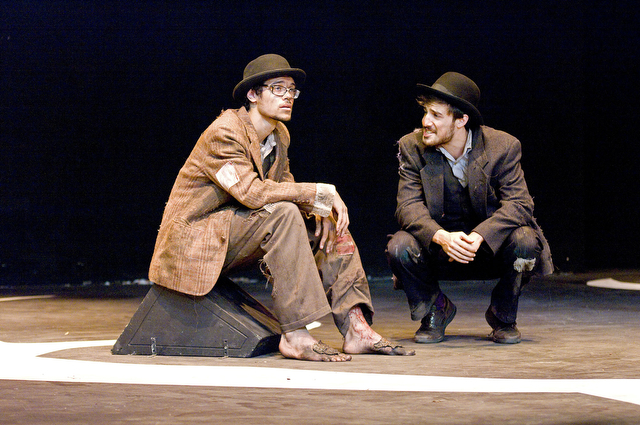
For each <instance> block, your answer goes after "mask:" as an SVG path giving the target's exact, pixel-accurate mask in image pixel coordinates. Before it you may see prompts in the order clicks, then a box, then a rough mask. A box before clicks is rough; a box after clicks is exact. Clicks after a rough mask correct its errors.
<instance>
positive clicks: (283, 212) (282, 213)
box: [265, 201, 304, 226]
mask: <svg viewBox="0 0 640 425" xmlns="http://www.w3.org/2000/svg"><path fill="white" fill-rule="evenodd" d="M265 209H266V210H267V211H270V213H271V215H272V216H273V217H278V218H279V219H282V220H283V221H286V222H295V223H299V224H300V225H302V226H304V220H303V219H302V213H301V212H300V209H299V208H298V206H297V205H296V204H294V203H293V202H287V201H280V202H276V203H274V204H270V208H267V207H266V206H265Z"/></svg>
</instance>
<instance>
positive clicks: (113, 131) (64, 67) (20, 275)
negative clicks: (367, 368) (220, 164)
mask: <svg viewBox="0 0 640 425" xmlns="http://www.w3.org/2000/svg"><path fill="white" fill-rule="evenodd" d="M0 5H1V6H0V120H1V121H0V131H1V134H0V140H1V141H0V143H1V147H2V152H1V154H0V264H1V269H0V279H1V281H2V282H1V283H5V284H6V283H13V284H15V283H67V282H71V283H73V282H79V281H83V280H118V279H134V278H139V277H146V269H147V266H148V262H149V259H150V256H151V253H152V250H153V243H154V240H155V235H156V232H157V228H158V225H159V223H160V218H161V214H162V209H163V206H164V203H165V202H166V199H167V197H168V195H169V191H170V189H171V186H172V183H173V180H174V178H175V176H176V174H177V172H178V170H179V169H180V167H181V165H182V163H183V162H184V160H185V158H186V157H187V156H188V154H189V152H190V150H191V148H192V146H193V144H194V143H195V141H196V140H197V138H198V136H199V134H200V133H201V132H202V131H203V130H204V129H205V128H206V127H207V126H208V124H209V123H210V122H211V121H212V120H213V119H214V118H215V117H216V116H217V114H218V113H219V112H220V111H221V110H222V109H224V108H229V107H234V106H235V105H234V104H233V103H232V100H231V91H232V89H233V87H234V86H235V84H236V83H237V82H238V81H239V80H240V78H241V75H242V69H243V68H244V65H245V64H246V63H247V62H248V61H249V60H251V59H253V58H254V57H256V56H258V55H260V54H263V53H279V54H282V55H284V56H285V57H286V58H287V59H288V60H289V62H290V63H291V64H292V65H293V66H295V67H301V68H303V69H304V70H305V71H306V72H307V75H308V79H307V84H306V85H305V86H304V87H303V94H302V96H301V97H300V99H299V100H298V101H297V102H296V108H295V110H294V117H293V120H292V121H291V123H290V124H289V129H290V131H291V133H292V147H291V149H290V154H291V163H292V171H293V173H294V175H295V176H296V178H297V179H298V180H299V181H320V182H327V183H334V184H336V185H337V188H338V190H339V192H340V194H341V195H342V197H343V199H344V200H345V202H346V203H347V205H348V206H349V210H350V215H351V219H352V226H351V229H352V232H353V233H354V235H355V237H356V241H357V242H358V245H359V247H360V250H361V253H362V257H363V261H364V263H365V266H366V268H367V269H368V270H369V271H370V272H371V273H386V272H387V271H386V265H385V260H384V254H383V251H384V246H385V243H386V235H387V234H388V233H391V232H393V231H394V230H395V229H396V225H395V221H394V219H393V212H394V208H395V189H396V184H397V178H396V159H395V153H396V148H395V146H394V143H395V141H396V140H398V139H399V138H400V137H401V136H402V135H403V134H405V133H407V132H409V131H411V130H412V129H413V128H414V127H416V126H417V125H418V124H419V120H420V113H419V111H418V109H417V108H416V106H415V105H414V102H413V93H414V92H413V88H414V86H415V83H416V82H422V83H427V84H431V83H433V81H435V79H437V77H438V76H440V75H441V74H442V73H444V72H446V71H450V70H451V71H458V72H462V73H464V74H466V75H468V76H470V77H471V78H472V79H474V80H475V81H476V82H477V83H478V85H479V86H480V88H481V90H482V100H481V105H480V110H481V112H482V113H483V115H484V117H485V122H486V123H487V124H488V125H490V126H492V127H495V128H499V129H503V130H506V131H508V132H510V133H512V134H513V135H515V136H517V137H518V138H519V139H520V140H521V141H522V144H523V152H524V158H523V167H524V170H525V175H526V177H527V180H528V183H529V187H530V190H531V192H532V194H533V195H534V198H535V201H536V216H537V217H538V220H539V222H540V224H541V225H542V226H543V228H544V229H545V233H546V235H547V237H548V239H549V241H550V243H551V245H552V250H553V254H554V259H555V262H556V266H557V268H558V269H559V270H560V271H563V272H571V271H581V270H592V269H603V268H635V267H637V266H638V264H637V263H638V248H637V247H638V240H639V236H640V234H639V232H638V225H637V221H636V216H637V215H638V202H637V197H638V186H639V183H638V172H637V162H638V151H639V149H638V147H637V145H638V141H637V139H638V137H637V136H638V135H637V125H636V123H637V120H638V118H637V110H638V108H637V99H638V92H637V91H638V90H637V89H638V84H637V79H638V75H639V72H638V71H639V69H638V62H639V58H638V44H639V42H638V39H639V34H638V32H639V31H638V28H639V24H640V22H639V19H638V18H639V16H640V14H639V13H638V10H637V6H636V5H635V2H631V1H629V2H625V1H608V2H600V1H592V2H558V1H540V2H535V1H533V2H504V3H502V2H501V3H492V2H467V1H447V2H443V1H437V2H430V1H423V2H395V3H394V2H344V1H329V2H321V1H315V2H303V1H298V2H273V3H270V2H266V1H265V2H252V1H233V2H227V1H211V2H208V1H181V2H145V1H140V2H137V1H135V2H134V1H127V2H98V1H89V0H87V1H23V2H14V1H2V2H1V3H0Z"/></svg>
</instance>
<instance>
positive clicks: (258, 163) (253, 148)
mask: <svg viewBox="0 0 640 425" xmlns="http://www.w3.org/2000/svg"><path fill="white" fill-rule="evenodd" d="M238 116H239V117H240V119H241V120H242V122H243V123H244V126H245V128H246V129H247V136H248V137H249V152H250V153H251V159H252V160H253V163H254V164H255V168H256V170H258V174H259V175H260V178H261V179H262V180H264V179H265V176H264V174H263V173H262V156H261V155H260V140H258V133H257V132H256V129H255V127H254V126H253V123H252V122H251V119H250V118H249V114H248V113H247V111H246V109H245V108H240V109H239V110H238ZM271 168H273V166H272V167H271Z"/></svg>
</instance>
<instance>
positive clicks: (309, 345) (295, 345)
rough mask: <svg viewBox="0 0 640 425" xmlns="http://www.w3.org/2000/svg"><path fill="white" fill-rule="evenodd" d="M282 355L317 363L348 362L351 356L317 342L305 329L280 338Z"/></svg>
mask: <svg viewBox="0 0 640 425" xmlns="http://www.w3.org/2000/svg"><path fill="white" fill-rule="evenodd" d="M279 349H280V353H281V354H282V355H283V356H285V357H287V358H289V359H298V360H311V361H316V362H348V361H349V360H351V356H350V355H348V354H344V353H341V352H339V351H338V350H336V349H334V348H331V347H329V346H328V345H327V344H325V343H323V342H322V341H316V339H315V338H314V337H312V336H311V334H310V333H309V331H307V330H306V329H305V328H302V329H297V330H295V331H292V332H285V333H283V334H282V337H281V338H280V346H279Z"/></svg>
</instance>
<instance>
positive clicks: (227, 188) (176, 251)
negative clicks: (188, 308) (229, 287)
mask: <svg viewBox="0 0 640 425" xmlns="http://www.w3.org/2000/svg"><path fill="white" fill-rule="evenodd" d="M274 135H275V139H276V147H275V149H276V158H275V162H274V163H273V165H272V166H271V168H270V170H269V172H268V175H267V176H264V175H263V174H262V158H261V156H260V140H258V134H257V133H256V130H255V128H254V127H253V124H252V123H251V120H250V119H249V115H248V113H247V111H246V110H245V109H244V108H240V109H237V110H227V111H224V112H222V114H221V115H220V116H219V117H218V118H216V120H215V121H214V122H213V123H212V124H211V125H210V126H209V128H207V129H206V130H205V132H204V133H202V135H201V136H200V138H199V139H198V142H197V143H196V145H195V147H194V148H193V151H192V152H191V154H190V155H189V157H188V159H187V161H186V162H185V164H184V166H183V167H182V169H181V170H180V172H179V174H178V177H177V178H176V181H175V183H174V185H173V189H172V190H171V194H170V196H169V201H168V202H167V205H166V207H165V210H164V214H163V217H162V223H161V225H160V229H159V231H158V237H157V240H156V244H155V249H154V253H153V257H152V259H151V265H150V268H149V279H150V280H151V281H152V282H154V283H156V284H158V285H161V286H164V287H167V288H170V289H173V290H176V291H180V292H183V293H187V294H191V295H204V294H207V293H208V292H209V291H211V289H212V288H213V286H214V285H215V282H216V281H217V279H218V277H219V275H220V272H221V270H222V266H223V264H224V260H225V256H226V253H227V244H228V240H229V225H230V221H231V216H232V214H233V213H234V209H235V208H237V207H239V206H244V207H247V208H251V209H258V208H262V207H264V206H265V205H266V204H270V203H273V202H278V201H290V202H294V203H296V204H298V205H299V206H300V207H301V208H303V209H305V210H307V211H310V212H313V213H315V214H318V215H322V216H327V215H328V214H329V213H330V212H331V205H332V204H333V193H334V190H335V189H334V188H333V187H332V186H331V185H323V184H316V183H296V182H295V180H294V178H293V176H292V175H291V172H290V170H289V159H288V154H287V151H288V148H289V132H288V130H287V128H286V127H285V126H284V124H282V123H281V122H278V123H277V125H276V128H275V130H274Z"/></svg>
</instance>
